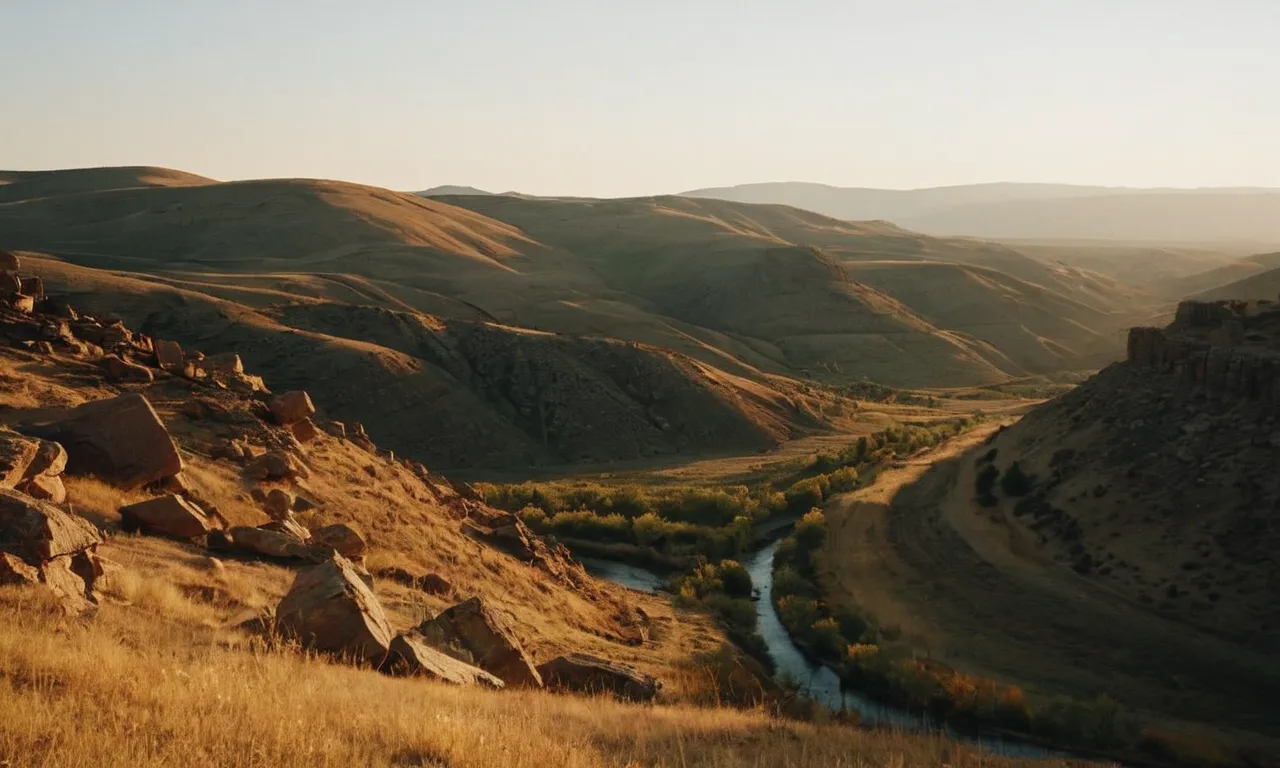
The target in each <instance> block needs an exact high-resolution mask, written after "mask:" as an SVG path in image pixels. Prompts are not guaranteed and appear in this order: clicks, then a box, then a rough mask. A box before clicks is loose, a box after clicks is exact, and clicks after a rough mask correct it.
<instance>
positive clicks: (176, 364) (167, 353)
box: [155, 339, 187, 373]
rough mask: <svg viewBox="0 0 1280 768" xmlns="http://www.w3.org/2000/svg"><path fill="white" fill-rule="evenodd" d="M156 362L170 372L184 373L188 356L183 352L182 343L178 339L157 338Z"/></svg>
mask: <svg viewBox="0 0 1280 768" xmlns="http://www.w3.org/2000/svg"><path fill="white" fill-rule="evenodd" d="M155 348H156V364H157V365H159V366H160V368H161V369H162V370H166V371H168V372H170V373H182V371H183V369H184V368H186V365H187V357H186V355H184V354H182V345H180V344H178V342H176V341H168V340H166V339H156V340H155Z"/></svg>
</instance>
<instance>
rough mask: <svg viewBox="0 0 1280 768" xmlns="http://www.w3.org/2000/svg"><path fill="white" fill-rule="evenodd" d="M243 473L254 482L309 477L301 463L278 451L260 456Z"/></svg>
mask: <svg viewBox="0 0 1280 768" xmlns="http://www.w3.org/2000/svg"><path fill="white" fill-rule="evenodd" d="M244 471H245V474H247V475H248V476H249V477H251V478H253V479H254V480H285V479H296V478H299V477H302V478H305V477H309V476H310V475H311V472H310V471H309V470H307V468H306V467H305V466H303V464H302V462H300V461H298V460H297V459H295V458H293V457H292V456H289V455H288V454H284V453H281V452H279V451H271V452H269V453H264V454H262V455H261V456H259V457H258V458H256V459H254V460H253V461H251V462H249V463H248V464H247V465H246V466H245V468H244Z"/></svg>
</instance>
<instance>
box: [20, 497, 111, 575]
mask: <svg viewBox="0 0 1280 768" xmlns="http://www.w3.org/2000/svg"><path fill="white" fill-rule="evenodd" d="M101 541H102V536H101V535H100V534H99V533H98V529H97V528H95V527H94V526H93V524H92V523H90V522H89V521H88V520H85V519H84V518H82V517H78V516H76V515H72V514H70V513H67V512H63V511H62V510H61V509H59V508H58V507H55V506H54V505H52V504H50V503H49V502H47V501H41V500H39V499H33V498H31V497H30V496H28V495H27V494H25V493H22V492H21V491H15V490H13V489H11V488H0V551H4V552H9V553H11V554H14V555H17V556H18V557H20V558H22V559H23V560H26V561H27V562H29V563H40V562H44V561H46V560H52V559H54V558H55V557H59V556H62V555H73V554H75V553H77V552H81V551H83V550H86V549H89V548H91V547H94V546H96V545H97V544H98V543H99V542H101Z"/></svg>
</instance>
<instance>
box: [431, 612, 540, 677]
mask: <svg viewBox="0 0 1280 768" xmlns="http://www.w3.org/2000/svg"><path fill="white" fill-rule="evenodd" d="M418 632H420V633H421V635H422V638H423V640H424V641H425V642H426V643H428V644H429V645H431V646H432V647H434V648H438V649H439V650H442V651H444V652H445V653H447V654H449V655H450V656H452V657H454V658H455V659H459V660H461V661H465V662H467V663H468V664H474V665H475V666H477V667H480V668H481V669H483V670H485V671H487V672H490V673H492V674H494V675H497V676H498V677H499V678H501V679H502V681H503V682H505V683H506V684H507V685H512V686H517V687H528V688H541V687H542V678H541V677H540V676H539V675H538V670H537V669H535V668H534V666H533V661H532V660H530V659H529V656H528V654H526V653H525V651H524V648H523V646H521V645H520V641H519V640H518V639H517V638H516V636H515V633H514V632H512V631H511V629H510V628H509V627H508V626H507V624H506V622H505V621H504V620H503V619H502V617H501V616H500V615H499V614H498V612H497V611H496V610H494V609H493V608H492V607H491V606H489V605H488V604H487V603H485V602H484V601H482V600H481V599H480V598H478V597H473V598H471V599H470V600H467V601H465V602H462V603H458V604H457V605H455V606H453V607H452V608H448V609H446V610H445V611H444V612H442V613H441V614H440V615H439V616H436V617H435V618H433V619H427V620H426V621H424V622H422V624H420V625H419V626H418Z"/></svg>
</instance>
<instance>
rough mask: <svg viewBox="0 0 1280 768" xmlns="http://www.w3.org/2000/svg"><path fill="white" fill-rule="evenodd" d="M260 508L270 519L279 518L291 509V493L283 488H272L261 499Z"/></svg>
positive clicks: (285, 515) (287, 514) (284, 516)
mask: <svg viewBox="0 0 1280 768" xmlns="http://www.w3.org/2000/svg"><path fill="white" fill-rule="evenodd" d="M262 509H263V511H265V512H266V513H267V514H268V515H269V516H270V517H271V519H272V520H281V519H284V518H286V517H288V516H289V513H290V512H291V511H293V494H292V493H289V492H288V491H286V490H285V489H283V488H272V489H271V490H270V491H268V492H267V495H266V496H265V497H264V498H263V500H262Z"/></svg>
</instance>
